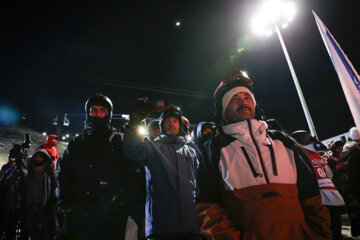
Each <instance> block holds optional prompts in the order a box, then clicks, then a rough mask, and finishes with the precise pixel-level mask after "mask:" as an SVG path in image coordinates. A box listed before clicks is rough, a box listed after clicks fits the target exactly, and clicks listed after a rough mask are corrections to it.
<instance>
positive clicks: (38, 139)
mask: <svg viewBox="0 0 360 240" xmlns="http://www.w3.org/2000/svg"><path fill="white" fill-rule="evenodd" d="M25 133H28V134H30V135H31V141H32V143H31V146H30V149H28V150H27V152H28V154H29V155H31V153H32V152H33V150H34V149H35V148H36V147H37V146H39V145H40V144H43V143H45V140H46V136H44V135H42V134H41V133H39V132H37V131H34V130H31V129H28V128H24V127H19V126H12V127H0V167H1V166H2V165H3V164H5V163H6V162H7V161H8V155H9V151H10V149H11V148H12V146H13V144H14V143H17V144H21V143H22V142H23V141H24V134H25ZM66 146H67V142H59V143H58V144H57V146H56V147H57V149H58V150H59V155H60V156H62V154H63V152H64V150H65V148H66Z"/></svg>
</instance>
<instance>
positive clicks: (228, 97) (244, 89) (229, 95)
mask: <svg viewBox="0 0 360 240" xmlns="http://www.w3.org/2000/svg"><path fill="white" fill-rule="evenodd" d="M241 92H245V93H247V94H249V95H250V97H251V100H252V102H253V103H254V105H255V106H256V101H255V98H254V95H253V93H252V92H251V91H250V90H249V89H248V88H247V87H243V86H239V87H234V88H232V89H230V90H229V91H227V92H226V93H225V94H224V96H223V98H222V114H223V116H224V113H225V110H226V107H227V105H228V104H229V102H230V100H231V98H232V97H233V96H234V95H235V94H237V93H241Z"/></svg>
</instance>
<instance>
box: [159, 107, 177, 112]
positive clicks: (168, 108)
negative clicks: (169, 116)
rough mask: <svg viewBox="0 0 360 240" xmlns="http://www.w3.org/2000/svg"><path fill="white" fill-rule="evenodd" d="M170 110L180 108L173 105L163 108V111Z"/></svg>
mask: <svg viewBox="0 0 360 240" xmlns="http://www.w3.org/2000/svg"><path fill="white" fill-rule="evenodd" d="M170 110H175V111H180V108H179V107H175V106H167V107H165V108H164V111H163V112H166V111H170Z"/></svg>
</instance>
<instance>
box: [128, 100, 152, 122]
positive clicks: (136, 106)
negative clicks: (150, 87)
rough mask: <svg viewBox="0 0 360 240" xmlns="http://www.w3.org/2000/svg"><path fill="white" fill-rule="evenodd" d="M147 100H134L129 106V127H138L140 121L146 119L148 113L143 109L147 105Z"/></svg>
mask: <svg viewBox="0 0 360 240" xmlns="http://www.w3.org/2000/svg"><path fill="white" fill-rule="evenodd" d="M147 101H148V98H147V97H143V98H136V99H135V101H134V102H133V103H132V104H131V105H130V121H129V125H138V124H140V122H141V120H143V119H144V118H146V117H147V116H148V115H149V114H150V111H148V110H145V109H144V107H143V106H144V105H145V104H146V103H147Z"/></svg>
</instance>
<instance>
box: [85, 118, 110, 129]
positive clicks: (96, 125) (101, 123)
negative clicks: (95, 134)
mask: <svg viewBox="0 0 360 240" xmlns="http://www.w3.org/2000/svg"><path fill="white" fill-rule="evenodd" d="M108 124H109V121H108V119H107V118H98V117H89V119H88V120H87V121H86V125H87V126H86V128H93V129H103V128H106V127H107V126H108Z"/></svg>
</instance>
